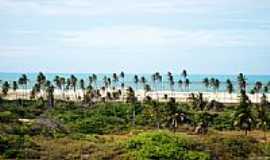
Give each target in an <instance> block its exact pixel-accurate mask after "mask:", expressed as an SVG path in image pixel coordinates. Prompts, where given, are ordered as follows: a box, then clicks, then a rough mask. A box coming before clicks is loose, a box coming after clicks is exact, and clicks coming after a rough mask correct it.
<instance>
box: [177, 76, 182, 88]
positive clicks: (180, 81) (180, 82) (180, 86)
mask: <svg viewBox="0 0 270 160" xmlns="http://www.w3.org/2000/svg"><path fill="white" fill-rule="evenodd" d="M177 84H178V87H179V89H180V90H181V91H182V89H183V81H182V80H181V79H180V80H178V82H177Z"/></svg>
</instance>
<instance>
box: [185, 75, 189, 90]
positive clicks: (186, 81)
mask: <svg viewBox="0 0 270 160" xmlns="http://www.w3.org/2000/svg"><path fill="white" fill-rule="evenodd" d="M189 85H190V81H189V79H188V78H186V80H185V90H186V89H188V90H189Z"/></svg>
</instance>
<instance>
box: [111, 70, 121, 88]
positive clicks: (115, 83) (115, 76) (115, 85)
mask: <svg viewBox="0 0 270 160" xmlns="http://www.w3.org/2000/svg"><path fill="white" fill-rule="evenodd" d="M112 80H113V83H114V87H117V83H118V81H119V79H118V76H117V74H116V73H113V76H112Z"/></svg>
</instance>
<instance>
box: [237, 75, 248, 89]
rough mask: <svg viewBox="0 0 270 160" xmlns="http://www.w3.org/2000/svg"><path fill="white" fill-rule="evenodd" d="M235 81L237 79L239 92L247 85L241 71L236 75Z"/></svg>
mask: <svg viewBox="0 0 270 160" xmlns="http://www.w3.org/2000/svg"><path fill="white" fill-rule="evenodd" d="M237 81H238V85H239V90H240V92H241V90H244V91H246V87H247V79H246V77H245V75H244V74H243V73H240V74H239V75H238V76H237Z"/></svg>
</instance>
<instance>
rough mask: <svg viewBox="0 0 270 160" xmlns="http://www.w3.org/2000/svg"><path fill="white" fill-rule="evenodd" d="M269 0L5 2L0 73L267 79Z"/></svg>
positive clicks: (0, 17)
mask: <svg viewBox="0 0 270 160" xmlns="http://www.w3.org/2000/svg"><path fill="white" fill-rule="evenodd" d="M269 62H270V1H269V0H259V1H258V0H218V1H217V0H166V1H164V0H113V1H112V0H46V1H45V0H0V72H27V73H29V72H39V71H42V72H54V73H55V72H68V73H74V72H80V73H84V72H96V73H111V72H120V71H125V72H128V73H153V72H156V71H159V72H163V73H166V72H167V71H172V72H181V70H182V69H187V70H188V71H189V72H190V73H194V74H238V73H239V72H244V73H246V74H270V63H269Z"/></svg>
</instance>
